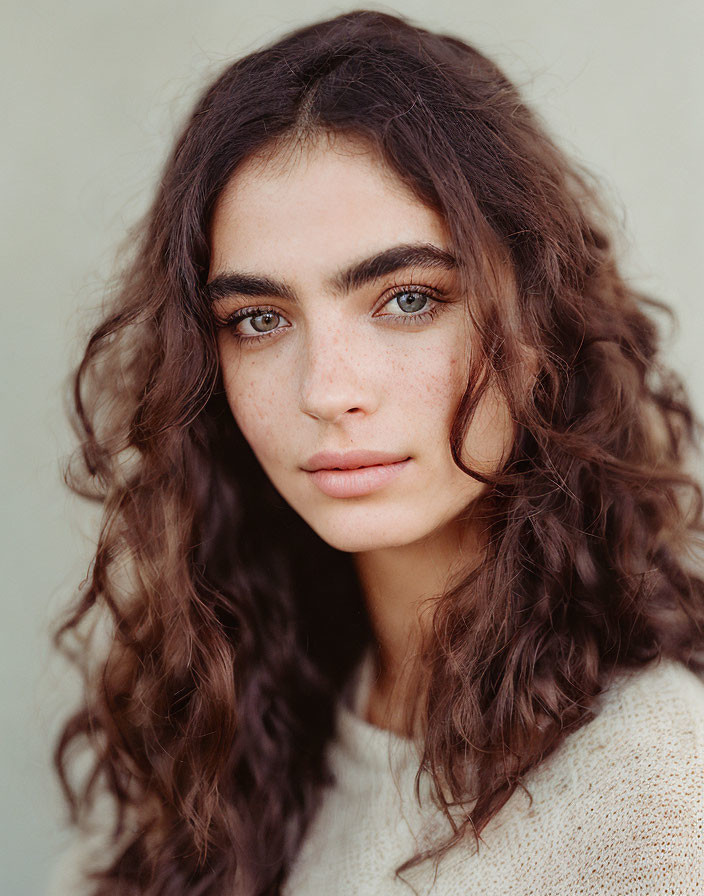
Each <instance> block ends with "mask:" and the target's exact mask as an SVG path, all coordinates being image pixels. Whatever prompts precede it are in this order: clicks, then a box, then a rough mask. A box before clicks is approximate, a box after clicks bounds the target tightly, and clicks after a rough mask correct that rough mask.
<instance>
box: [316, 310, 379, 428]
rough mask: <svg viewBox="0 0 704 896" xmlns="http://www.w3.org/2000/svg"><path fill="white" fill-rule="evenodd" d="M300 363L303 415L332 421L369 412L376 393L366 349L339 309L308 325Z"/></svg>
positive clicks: (373, 405)
mask: <svg viewBox="0 0 704 896" xmlns="http://www.w3.org/2000/svg"><path fill="white" fill-rule="evenodd" d="M300 359H301V363H300V367H299V377H300V396H301V409H302V410H303V411H304V412H305V413H308V414H310V415H312V416H315V417H319V418H324V419H327V420H333V419H336V418H337V417H338V416H339V415H340V414H344V413H345V412H346V411H348V410H363V411H367V412H369V411H370V410H373V408H374V407H375V405H376V399H375V392H376V390H375V387H374V371H373V369H372V368H373V365H372V364H370V360H371V359H370V358H369V347H368V345H366V344H365V339H364V336H363V334H362V333H361V328H359V327H354V326H352V325H351V323H350V322H349V321H345V320H344V314H343V313H341V312H340V309H337V313H336V312H335V311H332V312H329V313H326V314H320V315H318V317H317V318H316V320H315V321H311V322H309V324H308V325H307V326H306V329H305V334H304V346H303V349H302V352H301V356H300Z"/></svg>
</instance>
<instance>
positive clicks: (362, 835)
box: [284, 654, 704, 896]
mask: <svg viewBox="0 0 704 896" xmlns="http://www.w3.org/2000/svg"><path fill="white" fill-rule="evenodd" d="M371 675H372V664H371V654H367V655H366V656H365V658H364V660H363V662H362V664H361V665H360V667H359V668H358V670H357V672H356V674H355V676H354V678H353V679H352V682H351V688H350V689H349V690H348V692H347V694H346V695H345V696H344V697H343V699H342V700H341V701H340V705H339V709H338V718H337V722H338V728H337V737H336V738H335V740H334V741H332V743H331V745H330V747H329V760H330V765H331V768H332V770H333V773H334V775H335V779H336V783H335V785H334V786H332V787H330V788H328V790H326V792H325V797H324V800H323V803H322V805H321V808H320V810H319V812H318V813H317V815H316V817H315V819H314V821H313V823H312V825H311V827H310V829H309V831H308V832H307V835H306V838H305V840H304V843H303V845H302V848H301V850H300V852H299V854H298V856H297V859H296V862H295V863H294V866H293V867H292V869H291V871H290V873H289V876H288V879H287V882H286V885H285V888H284V896H328V894H344V896H400V894H401V893H404V894H406V893H408V894H411V893H412V892H413V890H412V889H411V887H410V886H408V885H406V884H404V883H403V881H402V880H400V879H398V878H395V876H394V870H395V868H396V867H397V865H400V864H401V863H402V862H404V861H405V860H406V859H409V858H411V856H412V855H414V854H415V852H416V851H417V850H418V849H420V848H425V847H427V845H428V842H429V839H430V840H432V837H433V835H434V834H437V833H441V834H442V838H440V839H445V837H446V835H447V834H449V833H450V832H451V829H450V827H449V824H448V822H447V821H446V819H445V818H444V816H443V815H442V813H441V812H440V810H439V809H437V808H436V807H435V806H434V805H433V804H432V803H431V801H430V796H429V794H430V787H429V784H426V785H425V786H422V787H421V796H422V806H423V808H422V810H421V809H419V806H418V801H417V799H416V797H415V794H414V780H415V774H416V771H417V769H418V767H419V753H418V752H417V745H416V744H414V742H413V741H411V740H408V739H405V738H402V737H399V736H398V735H396V734H394V733H392V732H389V731H386V730H384V729H382V728H378V727H376V726H374V725H371V724H369V723H368V722H367V721H366V720H365V718H364V708H365V707H366V701H367V696H368V692H369V688H370V686H371V683H372V682H371ZM592 708H593V709H594V710H595V712H597V717H596V718H595V719H593V720H592V721H591V722H588V723H587V724H586V725H584V726H583V727H582V728H580V729H579V730H578V731H576V732H573V733H572V734H571V735H569V736H568V737H567V738H566V740H565V741H564V742H563V743H562V745H561V746H560V747H559V748H558V749H557V750H556V751H555V752H554V753H553V754H552V755H551V756H549V757H548V758H547V759H546V760H545V761H544V762H543V763H542V764H541V765H539V766H538V767H537V768H535V769H533V770H532V771H531V772H530V773H529V774H528V775H526V776H525V778H524V784H525V786H526V788H527V789H528V790H529V791H530V794H531V795H532V797H533V802H532V805H531V803H530V799H529V797H528V796H527V795H526V793H525V791H523V790H522V789H521V788H518V789H517V790H516V791H515V793H514V794H513V795H512V797H511V799H510V800H509V801H508V802H507V803H506V804H505V805H504V807H503V808H502V809H501V810H500V811H499V813H498V814H497V815H496V816H495V817H494V818H493V819H492V820H491V822H490V823H489V824H488V825H487V827H486V828H485V829H484V830H483V831H482V842H480V844H479V849H478V850H477V847H476V841H475V839H474V836H473V835H472V834H471V831H470V832H468V834H467V837H466V838H465V839H463V840H462V841H461V842H460V843H459V844H457V845H455V846H454V847H452V849H450V850H449V851H448V852H446V853H445V855H444V856H443V857H442V859H441V860H440V862H439V864H438V866H437V876H435V866H434V864H433V861H432V860H430V861H427V862H425V863H422V864H421V865H419V866H416V867H415V868H411V869H409V870H407V871H404V872H402V876H403V877H404V878H405V879H406V880H407V881H408V883H409V884H410V885H411V886H412V887H413V889H414V890H415V891H416V892H417V893H418V894H419V896H424V894H426V893H432V894H433V896H519V894H520V896H524V894H525V896H528V894H531V896H562V894H564V896H582V894H584V896H586V894H590V896H591V894H597V893H599V894H601V893H608V894H614V896H646V894H647V896H666V894H676V896H685V894H687V896H691V894H695V893H701V894H704V681H702V680H701V678H700V677H698V676H697V675H695V674H694V673H693V672H692V671H690V670H689V669H688V668H687V667H685V666H684V665H683V664H681V663H678V662H674V661H672V660H661V661H660V662H658V663H651V664H649V665H647V666H643V667H640V668H638V669H636V670H629V671H625V672H624V671H622V672H620V674H619V675H618V676H617V677H616V678H615V679H614V681H613V683H612V685H611V687H610V688H609V689H608V690H607V691H606V692H605V693H603V694H601V695H600V696H599V697H598V698H597V700H596V701H595V702H594V703H593V704H592ZM421 780H422V781H423V780H427V776H426V775H424V776H423V778H422V779H421ZM435 842H439V840H436V841H435Z"/></svg>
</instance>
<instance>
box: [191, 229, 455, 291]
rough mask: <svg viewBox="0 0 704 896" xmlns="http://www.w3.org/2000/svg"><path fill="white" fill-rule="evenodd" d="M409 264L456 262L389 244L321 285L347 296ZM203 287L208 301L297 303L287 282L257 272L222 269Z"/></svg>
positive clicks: (435, 251)
mask: <svg viewBox="0 0 704 896" xmlns="http://www.w3.org/2000/svg"><path fill="white" fill-rule="evenodd" d="M410 267H423V268H437V269H441V270H446V271H452V270H456V269H457V267H458V263H457V259H456V258H455V257H454V256H453V255H452V254H451V253H450V252H447V251H446V250H445V249H441V248H440V247H439V246H434V245H433V244H432V243H410V244H406V245H401V246H392V247H391V248H389V249H385V250H384V251H383V252H379V253H378V254H376V255H372V256H370V257H369V258H364V259H362V261H356V262H354V263H353V264H351V265H350V266H349V267H347V268H344V269H343V270H341V271H338V272H337V273H335V274H333V276H332V277H330V278H329V279H328V280H327V281H326V283H325V286H326V288H327V289H329V290H330V291H331V292H333V293H334V294H336V295H347V294H348V293H350V292H353V291H354V290H355V289H359V288H360V287H362V286H364V285H365V284H366V283H370V282H371V281H373V280H378V279H380V278H381V277H386V276H388V275H389V274H393V273H395V272H396V271H400V270H402V269H404V268H410ZM205 288H206V290H207V293H208V296H209V297H210V301H211V302H215V301H217V300H218V299H224V298H226V297H227V296H232V295H241V296H248V297H256V298H263V297H266V296H276V297H278V298H282V299H288V301H289V302H291V303H292V304H297V303H298V302H299V299H298V296H297V295H296V291H295V290H294V288H293V287H292V286H291V285H290V284H289V283H286V282H285V281H283V280H274V279H272V278H271V277H265V276H259V275H257V274H243V273H238V272H236V271H223V272H222V273H220V274H217V275H216V276H215V277H213V279H212V280H211V281H210V282H209V283H207V284H206V287H205Z"/></svg>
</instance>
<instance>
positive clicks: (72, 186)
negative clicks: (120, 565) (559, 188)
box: [0, 0, 704, 896]
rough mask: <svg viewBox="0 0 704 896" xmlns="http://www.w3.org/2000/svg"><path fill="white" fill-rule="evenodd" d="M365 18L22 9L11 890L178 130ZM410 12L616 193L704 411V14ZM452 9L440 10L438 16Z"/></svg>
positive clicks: (218, 10) (601, 1)
mask: <svg viewBox="0 0 704 896" xmlns="http://www.w3.org/2000/svg"><path fill="white" fill-rule="evenodd" d="M355 6H356V4H352V5H345V4H343V5H334V6H333V5H328V4H325V3H315V2H308V3H305V2H298V3H296V2H293V3H291V2H289V3H285V2H273V0H259V2H257V3H255V4H245V3H237V2H233V0H228V2H224V0H202V2H200V3H195V2H192V3H187V2H183V0H168V2H165V0H164V2H155V0H151V2H150V0H146V2H145V0H142V2H135V0H130V2H124V0H123V2H119V3H118V2H109V3H108V2H96V0H90V2H88V0H81V2H70V0H69V2H66V3H50V2H41V3H37V2H19V0H13V2H5V3H4V4H3V5H2V22H1V23H0V24H1V25H2V27H1V28H0V35H1V36H0V41H1V42H2V48H1V49H2V53H1V55H0V59H2V65H3V68H4V74H3V77H2V82H1V86H0V91H1V95H2V133H3V137H2V140H1V141H0V154H1V159H2V165H1V166H0V172H1V174H0V177H1V178H2V186H3V199H2V213H3V221H4V224H5V227H4V230H3V239H2V244H1V245H2V251H3V256H4V258H3V273H4V278H3V279H4V283H3V294H2V302H3V315H2V321H3V325H2V330H1V337H2V350H1V353H0V383H1V384H2V397H3V406H2V416H3V423H4V427H3V443H2V452H3V453H2V471H3V481H2V489H3V492H2V506H3V515H2V516H3V519H2V539H1V543H2V549H3V554H4V561H5V565H4V576H3V580H4V583H5V598H4V607H3V616H2V625H1V632H2V634H1V637H2V644H1V645H0V657H1V659H2V664H3V667H2V670H1V672H2V675H1V678H0V680H1V681H2V689H3V695H2V704H1V706H2V740H1V741H0V763H1V768H2V781H3V784H2V801H1V803H0V805H1V806H2V809H1V811H2V816H0V860H1V876H0V893H1V894H3V896H20V894H35V893H36V894H41V893H42V892H43V890H44V887H45V881H46V879H47V876H48V873H49V868H50V866H51V864H52V862H53V861H54V859H55V857H56V856H57V855H58V854H59V852H60V851H61V850H62V848H63V845H64V842H65V838H64V837H63V835H62V834H61V833H60V831H59V827H60V820H61V810H60V805H59V801H58V789H57V786H56V784H55V782H54V780H53V776H52V773H51V772H50V770H49V754H50V747H49V743H50V741H51V742H52V743H53V737H54V735H55V732H56V730H57V726H58V722H59V720H60V719H61V718H62V717H63V715H64V714H65V712H66V709H67V707H68V705H69V702H70V700H71V699H72V696H73V695H74V692H75V684H74V682H73V679H72V678H71V677H70V676H69V674H68V673H67V670H66V668H65V666H64V665H63V663H62V662H60V661H58V660H57V659H55V658H52V657H51V655H50V651H49V645H48V640H47V635H46V630H47V625H48V620H49V619H50V618H53V615H54V613H55V612H56V610H57V608H58V607H59V606H60V605H62V604H63V603H64V602H65V601H66V600H67V599H68V598H69V596H70V594H71V592H72V591H73V589H74V588H75V586H77V584H78V583H79V581H80V580H81V579H82V578H83V576H84V574H85V572H86V570H87V563H88V560H89V557H90V552H91V547H92V539H93V538H94V526H95V520H96V516H95V513H94V512H93V511H92V510H91V511H89V510H88V509H87V508H85V507H84V506H82V505H81V504H80V503H79V502H78V501H77V500H75V499H73V498H71V497H70V496H69V495H68V492H67V491H66V490H65V488H64V487H63V485H62V483H61V479H60V475H59V460H60V459H61V458H62V457H64V456H65V454H66V453H67V451H68V449H69V447H70V444H71V442H70V437H69V434H68V431H67V428H66V425H65V423H64V419H63V411H62V401H61V386H62V382H63V380H64V378H65V375H66V373H67V371H68V369H69V367H70V366H71V365H72V364H73V363H74V362H75V361H76V360H77V357H78V351H79V346H78V344H77V340H76V333H77V332H78V330H79V327H80V326H82V324H83V322H84V320H85V319H86V314H89V313H90V312H91V311H92V309H93V308H94V307H95V306H96V305H97V302H98V301H99V298H100V291H101V286H100V284H101V278H103V277H104V276H105V274H106V273H107V271H108V270H109V268H110V264H111V260H112V257H113V250H114V247H115V246H116V244H117V242H118V240H119V239H120V238H121V237H122V235H123V233H124V230H125V228H126V226H127V225H128V224H130V223H131V222H133V221H134V220H135V218H136V216H137V215H138V214H139V212H140V211H141V210H143V209H144V208H145V205H146V203H147V202H148V199H149V197H150V194H151V190H152V186H153V184H154V182H155V178H156V175H157V171H158V170H159V167H160V165H161V163H162V161H163V159H164V157H165V153H166V151H167V148H168V146H169V142H170V140H171V137H172V135H173V133H174V131H175V128H176V127H177V126H178V124H179V123H180V122H181V121H182V119H183V116H184V115H185V113H186V111H187V110H188V108H189V106H190V103H191V102H192V100H193V98H194V97H195V95H196V93H197V92H198V91H199V89H200V88H201V87H202V86H203V84H204V83H205V82H206V80H207V79H208V78H210V76H211V75H212V74H214V73H216V72H217V71H219V70H220V69H221V67H222V66H223V65H224V64H225V63H226V61H227V60H229V59H232V58H233V57H235V56H238V55H241V54H242V53H244V52H249V51H251V50H253V49H255V48H256V47H258V46H259V45H260V44H261V43H263V42H264V41H268V40H269V39H270V38H273V37H275V36H276V35H278V34H281V33H282V32H284V31H285V30H288V29H289V28H291V27H293V26H296V25H299V24H304V23H308V22H311V21H313V20H316V19H319V18H323V17H325V18H327V17H329V16H331V15H335V14H337V13H339V12H342V11H344V10H349V9H353V8H355ZM375 8H378V9H385V10H387V11H392V12H393V11H397V12H401V13H405V14H406V15H408V16H410V17H412V18H414V19H416V20H417V21H418V22H419V23H420V24H423V25H426V26H429V27H432V28H438V29H442V30H445V31H450V32H454V33H456V34H457V35H459V36H461V37H464V38H465V39H468V40H469V41H471V42H474V43H476V44H477V45H478V46H479V47H480V48H483V49H484V50H486V51H488V52H489V53H491V55H493V57H494V58H495V59H496V60H497V61H498V62H499V63H500V64H501V65H503V67H504V68H505V69H506V70H507V72H508V73H509V74H511V75H512V76H513V77H515V78H516V79H517V80H518V81H519V82H520V83H521V84H522V85H523V86H524V90H525V91H526V94H527V95H528V96H529V97H530V98H531V99H532V100H533V101H534V102H535V103H536V104H537V106H538V107H539V109H540V110H541V111H542V112H543V114H544V116H545V117H546V118H547V119H548V121H549V122H550V124H551V126H552V128H553V130H554V132H555V133H556V134H558V135H559V138H560V139H561V140H562V142H563V144H564V145H565V146H567V147H568V148H569V149H570V150H571V151H572V152H574V153H576V154H578V155H579V156H580V157H581V158H582V159H583V160H584V161H586V162H588V163H589V164H590V165H591V167H592V168H593V170H595V171H596V172H598V173H599V174H600V175H601V176H602V177H603V179H604V182H605V186H606V189H607V190H608V192H609V195H610V196H611V200H612V202H613V204H614V205H615V207H616V209H617V213H618V214H619V216H621V217H622V218H623V219H624V221H625V225H626V229H627V241H626V250H627V257H626V259H625V262H624V263H625V264H626V266H627V269H628V271H629V273H630V275H631V276H632V277H633V278H634V280H635V281H636V282H637V283H638V284H639V285H641V286H642V287H644V288H646V289H649V290H651V291H652V292H654V293H655V294H657V295H660V296H661V297H663V298H665V299H666V300H667V301H668V302H670V303H672V304H673V305H674V306H675V307H676V309H677V311H678V314H679V317H680V322H681V330H680V331H679V333H677V334H676V335H675V337H674V338H673V339H672V340H671V341H670V342H669V343H668V345H669V348H668V352H669V356H670V358H671V361H672V363H673V365H674V366H675V367H676V368H677V369H679V370H680V371H681V372H682V373H684V375H685V376H686V377H687V380H688V382H689V383H690V386H691V390H692V396H693V398H694V400H695V405H696V407H697V408H698V409H702V408H704V383H703V381H702V373H703V372H704V360H703V352H702V350H701V348H700V343H701V340H702V335H703V334H704V327H703V326H702V267H701V266H702V256H703V255H704V247H703V242H704V240H703V238H704V225H703V224H702V214H703V212H702V210H703V209H704V187H703V186H702V161H703V160H704V116H703V115H702V105H703V104H702V96H703V94H704V83H703V82H704V54H703V53H702V49H701V48H702V45H703V44H704V4H701V3H700V2H695V0H692V2H681V0H680V2H674V3H671V4H665V3H663V2H661V0H629V2H626V0H559V2H558V0H532V2H526V0H485V2H479V0H477V2H449V0H434V2H433V3H432V4H430V5H428V4H426V5H425V9H424V5H423V4H421V3H410V2H409V3H402V4H400V5H395V6H380V5H376V6H375ZM430 10H432V12H431V11H430Z"/></svg>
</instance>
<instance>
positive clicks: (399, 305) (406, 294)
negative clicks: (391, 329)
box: [377, 286, 443, 325]
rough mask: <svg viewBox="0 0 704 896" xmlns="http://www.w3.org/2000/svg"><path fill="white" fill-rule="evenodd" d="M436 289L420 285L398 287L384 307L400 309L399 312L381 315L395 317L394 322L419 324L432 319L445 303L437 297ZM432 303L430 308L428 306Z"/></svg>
mask: <svg viewBox="0 0 704 896" xmlns="http://www.w3.org/2000/svg"><path fill="white" fill-rule="evenodd" d="M436 295H437V293H436V292H435V290H431V289H426V288H423V287H420V286H406V287H403V288H402V289H397V290H396V291H395V292H394V293H393V295H392V296H391V298H390V299H388V300H387V301H386V303H385V304H384V306H383V307H384V308H387V307H390V308H392V309H393V308H396V309H400V313H399V314H382V315H377V316H379V317H390V318H393V320H394V323H395V322H396V321H398V322H399V323H402V324H411V325H413V324H418V323H424V322H425V321H429V320H432V319H433V318H434V317H435V316H436V315H437V314H438V312H439V311H440V309H441V308H442V306H443V303H442V302H441V301H440V300H438V299H436V298H435V296H436ZM429 304H430V308H428V307H427V306H428V305H429Z"/></svg>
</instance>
